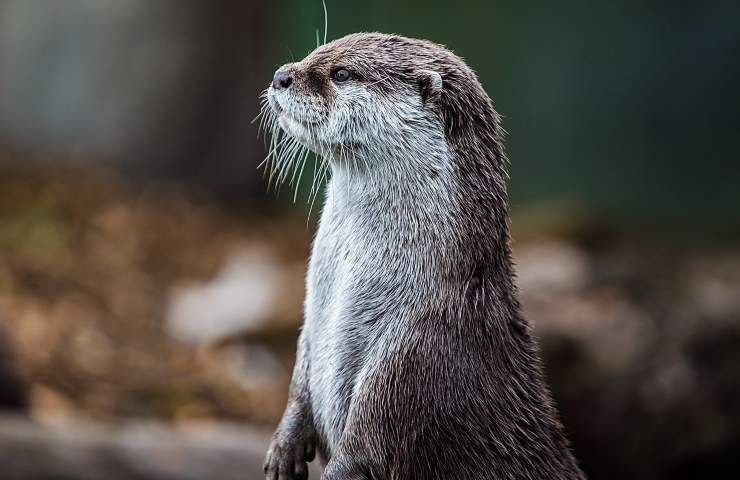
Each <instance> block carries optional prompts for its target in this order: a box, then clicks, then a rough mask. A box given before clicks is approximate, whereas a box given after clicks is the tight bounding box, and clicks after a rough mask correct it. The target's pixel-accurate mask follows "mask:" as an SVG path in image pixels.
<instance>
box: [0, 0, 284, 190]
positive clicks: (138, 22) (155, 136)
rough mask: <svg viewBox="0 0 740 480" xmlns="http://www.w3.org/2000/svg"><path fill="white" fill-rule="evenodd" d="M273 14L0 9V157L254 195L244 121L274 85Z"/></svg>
mask: <svg viewBox="0 0 740 480" xmlns="http://www.w3.org/2000/svg"><path fill="white" fill-rule="evenodd" d="M271 10H273V7H270V3H269V2H267V1H266V0H241V1H240V0H199V1H192V2H180V1H177V0H162V1H157V2H150V1H147V0H127V1H125V2H116V1H107V2H89V1H87V0H68V1H65V2H28V1H26V0H0V153H2V151H1V150H6V151H7V150H10V151H20V152H28V153H31V154H36V155H31V156H32V157H35V158H38V157H39V155H37V154H38V153H39V152H41V153H44V155H43V156H42V157H43V158H49V159H50V160H49V161H58V158H59V157H60V155H59V153H62V154H67V153H68V152H74V157H77V158H81V159H82V160H83V161H85V160H87V161H90V162H108V163H112V164H113V165H115V166H116V167H117V168H119V169H121V170H123V171H126V172H129V173H132V174H136V175H143V176H153V177H159V178H167V179H179V180H187V181H192V182H195V183H198V184H201V185H203V186H205V187H206V188H207V189H208V190H210V191H212V192H214V193H217V194H221V195H233V194H238V195H239V196H244V195H249V194H250V193H251V194H261V193H262V192H263V191H264V190H263V188H262V187H261V186H260V182H259V180H258V178H259V175H258V174H257V171H256V166H257V164H258V163H259V160H261V158H262V157H263V155H264V149H263V147H262V145H261V142H260V141H259V140H258V135H257V126H256V124H252V123H251V122H252V119H253V118H254V117H255V116H256V115H257V112H258V96H259V93H260V91H261V90H262V88H264V86H266V85H267V83H268V81H269V79H270V78H271V72H272V65H270V64H269V63H267V62H266V57H267V56H268V55H270V47H271V45H272V43H273V42H271V35H272V32H273V31H275V30H276V28H273V26H272V20H273V19H272V17H271V16H270V15H269V12H270V11H271ZM67 156H68V155H67ZM28 157H29V156H28V155H26V156H23V155H20V156H15V157H14V158H24V159H25V158H28ZM3 161H4V162H9V161H12V160H7V159H3V157H2V156H0V162H3ZM42 161H44V160H42Z"/></svg>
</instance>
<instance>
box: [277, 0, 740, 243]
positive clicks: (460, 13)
mask: <svg viewBox="0 0 740 480" xmlns="http://www.w3.org/2000/svg"><path fill="white" fill-rule="evenodd" d="M327 7H328V11H329V39H332V38H337V37H339V36H342V35H344V34H347V33H350V32H355V31H374V30H377V31H382V32H389V33H398V34H402V35H406V36H412V37H421V38H428V39H431V40H434V41H436V42H439V43H443V44H446V45H447V46H448V47H449V48H451V49H452V50H454V51H455V52H456V53H457V54H459V55H461V56H462V57H464V58H465V59H466V60H467V62H468V63H469V65H470V66H471V67H473V68H474V69H475V70H476V71H477V72H478V75H479V77H480V79H481V82H482V83H483V85H484V87H485V88H486V90H487V91H488V93H489V95H490V96H491V98H492V99H493V102H494V104H495V106H496V108H497V110H498V111H499V112H500V113H501V114H502V115H503V116H504V126H505V128H506V130H507V131H508V132H509V135H508V141H507V152H508V155H509V158H510V161H511V167H510V171H511V182H510V194H511V198H512V207H513V209H514V212H515V213H516V211H517V210H519V209H521V208H526V207H530V206H534V207H550V206H556V207H567V208H571V209H576V210H578V211H580V212H586V213H588V214H589V216H590V217H591V218H594V219H601V221H603V222H605V223H611V224H617V225H619V224H632V223H633V222H640V223H642V224H646V225H650V224H653V225H655V226H656V227H657V228H661V227H667V226H672V227H678V228H680V229H692V228H694V227H698V228H702V229H704V228H708V229H710V230H713V231H715V232H721V231H737V230H740V213H739V212H738V210H739V209H740V208H739V207H740V158H739V156H738V149H737V145H736V144H737V141H738V134H739V132H740V129H739V126H740V121H739V120H738V114H740V93H738V90H739V89H738V86H740V60H739V59H740V33H739V32H740V2H737V1H725V2H707V3H704V2H688V1H673V2H668V1H664V2H640V1H623V2H588V1H565V2H515V1H497V2H487V1H480V0H477V1H468V2H459V1H458V2H450V1H439V0H423V1H422V0H413V1H405V2H400V1H373V2H340V1H333V0H329V1H327ZM272 15H273V16H274V21H275V22H276V25H277V28H276V29H274V30H273V31H274V32H275V36H276V39H275V40H274V41H273V43H272V46H271V48H272V49H273V51H274V55H276V56H277V60H276V62H275V63H274V64H273V65H270V67H271V68H272V67H275V66H277V65H279V64H280V63H282V62H283V61H288V60H290V59H291V57H293V58H302V57H303V56H304V55H305V54H306V53H307V52H308V51H310V50H311V49H312V48H313V47H314V46H315V35H316V34H315V30H316V28H319V29H320V30H321V34H322V36H323V23H324V21H323V9H322V7H321V2H320V1H315V0H308V1H306V0H300V1H299V0H290V1H288V2H281V4H280V6H279V7H276V8H275V10H274V12H273V13H272Z"/></svg>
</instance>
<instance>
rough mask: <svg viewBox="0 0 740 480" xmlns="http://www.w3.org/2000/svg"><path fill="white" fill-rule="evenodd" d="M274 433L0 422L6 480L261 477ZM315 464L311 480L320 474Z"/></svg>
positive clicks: (0, 460) (196, 426)
mask: <svg viewBox="0 0 740 480" xmlns="http://www.w3.org/2000/svg"><path fill="white" fill-rule="evenodd" d="M269 438H270V435H269V432H267V431H264V430H257V429H254V428H247V427H243V426H236V425H227V424H219V423H202V422H201V423H191V424H185V425H181V426H179V427H171V426H167V425H163V424H157V423H151V422H150V423H141V422H140V423H127V424H124V425H121V426H119V427H117V428H110V427H103V426H100V425H95V424H87V423H80V422H75V423H70V424H67V425H64V426H55V427H49V426H42V425H39V424H35V423H33V422H30V421H28V420H24V419H20V418H14V417H0V464H2V466H3V471H2V478H3V479H5V480H29V479H61V478H64V479H68V480H99V479H106V480H131V479H133V478H135V479H139V480H204V479H218V480H231V479H234V480H262V479H264V473H262V462H263V460H264V455H265V452H266V450H267V445H268V442H269ZM316 463H317V462H313V463H312V464H311V465H310V467H311V478H319V476H320V474H321V472H320V469H319V467H318V466H317V465H316Z"/></svg>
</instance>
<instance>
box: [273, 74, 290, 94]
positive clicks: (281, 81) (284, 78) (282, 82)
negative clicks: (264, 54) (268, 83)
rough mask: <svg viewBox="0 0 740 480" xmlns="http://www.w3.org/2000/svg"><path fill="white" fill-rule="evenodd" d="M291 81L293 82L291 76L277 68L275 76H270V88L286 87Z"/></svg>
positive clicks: (279, 88)
mask: <svg viewBox="0 0 740 480" xmlns="http://www.w3.org/2000/svg"><path fill="white" fill-rule="evenodd" d="M291 83H293V77H291V76H290V75H288V74H287V73H286V72H283V71H282V70H278V71H277V72H275V76H274V77H272V88H274V89H275V90H282V89H284V88H288V87H289V86H290V84H291Z"/></svg>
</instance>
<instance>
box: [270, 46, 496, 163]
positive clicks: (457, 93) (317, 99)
mask: <svg viewBox="0 0 740 480" xmlns="http://www.w3.org/2000/svg"><path fill="white" fill-rule="evenodd" d="M265 98H266V101H265V111H266V112H267V115H266V117H267V119H268V120H267V121H268V124H269V126H270V127H271V128H272V129H273V142H274V143H273V148H272V150H271V153H272V156H273V157H274V158H275V160H276V163H277V166H278V167H280V168H279V169H283V168H282V167H290V166H292V165H294V164H295V163H296V162H295V161H293V160H295V159H296V158H298V157H299V155H300V152H301V151H302V150H303V149H304V148H305V149H309V150H311V151H313V152H315V153H317V154H318V155H320V156H322V157H323V158H324V159H327V160H329V163H330V164H331V165H332V166H333V167H335V166H341V165H351V166H354V167H357V168H358V169H363V168H364V169H368V168H370V169H372V168H377V167H379V166H386V167H388V166H391V167H392V168H393V170H394V171H398V170H407V169H409V168H415V167H418V166H419V165H418V163H420V162H421V163H424V162H431V163H435V162H436V163H439V162H447V163H448V164H449V163H450V162H451V161H452V160H451V159H454V157H455V156H456V155H457V153H456V151H460V152H462V151H468V150H470V149H472V150H474V152H473V153H475V154H477V155H478V156H481V155H482V156H487V152H486V150H490V151H492V150H495V148H494V147H495V146H496V145H497V131H498V118H497V116H496V114H495V112H494V111H493V108H492V107H491V103H490V100H489V98H488V96H487V95H486V93H485V92H484V91H483V89H482V88H481V86H480V84H479V82H478V80H477V78H476V76H475V74H474V73H473V72H472V71H471V70H470V69H469V68H468V67H467V65H465V63H464V62H463V61H462V60H461V59H460V58H458V57H457V56H455V55H454V54H453V53H452V52H450V51H449V50H447V49H445V48H444V47H442V46H440V45H437V44H434V43H432V42H428V41H424V40H415V39H409V38H404V37H399V36H393V35H384V34H379V33H359V34H352V35H348V36H346V37H343V38H340V39H338V40H335V41H333V42H331V43H328V44H326V45H323V46H321V47H319V48H317V49H316V50H314V51H313V52H312V53H310V54H309V55H308V56H307V57H306V58H304V59H303V60H301V61H300V62H296V63H289V64H286V65H284V66H282V67H280V68H279V69H278V70H277V72H275V76H274V78H273V81H272V84H271V85H270V87H269V88H268V89H267V91H266V96H265ZM283 133H284V134H285V135H286V137H285V138H282V137H281V136H280V135H281V134H283ZM280 138H282V140H280ZM494 144H496V145H494ZM281 152H282V153H281ZM492 155H493V154H492ZM494 156H495V155H494Z"/></svg>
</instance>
